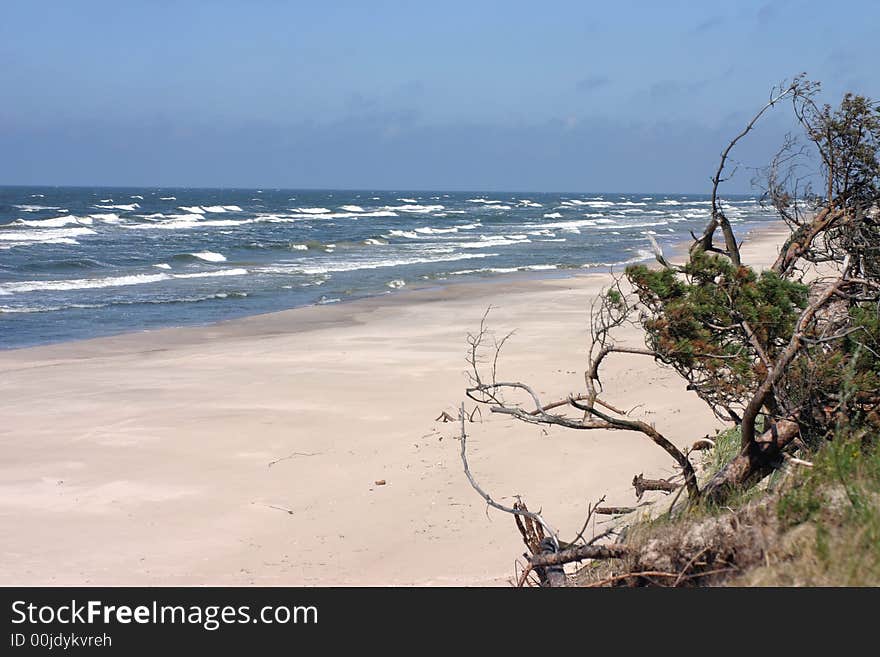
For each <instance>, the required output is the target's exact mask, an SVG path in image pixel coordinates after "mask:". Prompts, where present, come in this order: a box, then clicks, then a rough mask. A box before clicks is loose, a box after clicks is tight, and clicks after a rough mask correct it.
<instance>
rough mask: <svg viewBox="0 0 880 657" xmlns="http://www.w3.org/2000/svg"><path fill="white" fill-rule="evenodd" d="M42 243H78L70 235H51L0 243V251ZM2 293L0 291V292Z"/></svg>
mask: <svg viewBox="0 0 880 657" xmlns="http://www.w3.org/2000/svg"><path fill="white" fill-rule="evenodd" d="M37 244H39V245H43V244H73V245H76V244H79V242H77V241H76V240H75V239H72V238H70V237H52V238H49V239H44V240H40V241H39V242H7V243H0V251H8V250H9V249H14V248H16V247H21V246H34V245H37ZM0 294H2V292H0Z"/></svg>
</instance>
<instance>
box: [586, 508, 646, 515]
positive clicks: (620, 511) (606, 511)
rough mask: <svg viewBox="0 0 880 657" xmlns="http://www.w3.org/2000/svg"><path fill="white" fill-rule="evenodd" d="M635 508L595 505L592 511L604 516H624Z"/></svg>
mask: <svg viewBox="0 0 880 657" xmlns="http://www.w3.org/2000/svg"><path fill="white" fill-rule="evenodd" d="M635 510H636V507H634V506H597V507H596V508H595V509H593V513H598V514H599V515H604V516H624V515H626V514H627V513H632V512H633V511H635Z"/></svg>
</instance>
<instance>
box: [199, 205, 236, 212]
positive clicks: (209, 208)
mask: <svg viewBox="0 0 880 657" xmlns="http://www.w3.org/2000/svg"><path fill="white" fill-rule="evenodd" d="M202 210H204V211H205V212H212V213H217V212H243V210H242V209H241V208H240V207H239V206H237V205H203V206H202Z"/></svg>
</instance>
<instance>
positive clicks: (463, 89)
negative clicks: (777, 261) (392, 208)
mask: <svg viewBox="0 0 880 657" xmlns="http://www.w3.org/2000/svg"><path fill="white" fill-rule="evenodd" d="M830 6H832V5H829V3H828V0H823V1H822V2H813V1H808V0H804V1H798V0H771V1H770V2H767V1H766V0H760V1H756V2H752V1H750V0H743V1H737V2H729V1H727V2H715V1H714V0H709V1H702V2H636V1H627V0H615V1H614V2H607V1H603V2H592V1H588V0H571V1H554V0H542V1H541V2H535V1H534V0H531V1H529V2H520V1H519V0H504V1H499V2H496V1H489V0H486V1H481V0H468V1H465V2H461V1H458V0H443V1H442V2H437V1H431V2H427V1H425V2H417V1H411V2H403V1H398V2H393V1H385V0H370V1H364V0H360V1H344V0H339V1H334V0H325V1H322V2H317V1H315V2H297V1H295V0H289V1H284V0H210V1H208V0H204V1H198V0H189V1H188V0H126V1H125V2H120V1H119V0H77V1H75V2H72V1H70V0H3V2H2V19H0V185H83V186H177V187H258V188H263V187H266V188H273V187H279V188H290V189H304V188H334V189H385V190H480V191H570V192H591V191H592V192H669V193H672V192H679V193H700V192H707V191H709V186H710V183H709V178H710V176H711V174H712V172H713V169H714V167H715V166H716V165H717V161H718V156H719V153H720V152H721V150H722V149H723V148H724V146H725V144H726V143H727V141H729V139H730V138H731V137H732V136H733V135H735V134H736V133H737V132H738V131H739V130H740V129H741V127H742V126H743V125H744V124H745V123H746V122H747V121H748V118H749V117H750V116H751V114H753V113H754V112H755V111H756V110H757V109H758V108H759V107H760V106H761V105H762V104H763V103H764V102H765V101H766V100H767V98H768V96H769V93H770V90H771V88H772V87H773V86H774V85H775V84H778V83H780V82H781V81H783V80H785V79H790V78H791V77H792V76H794V75H797V74H799V73H801V72H806V73H807V74H808V76H809V77H810V78H811V79H814V80H820V81H821V82H822V83H823V98H824V99H826V100H828V101H829V102H835V101H839V98H840V96H841V94H842V93H843V92H844V91H848V90H849V91H854V92H856V93H863V94H866V95H868V96H872V97H880V67H878V66H877V62H878V61H880V45H878V44H880V41H878V38H877V26H878V25H880V3H878V2H876V1H875V0H862V1H859V0H855V1H851V2H836V3H834V4H833V12H832V13H833V14H834V16H835V17H836V18H835V17H832V18H834V19H833V20H831V19H830V15H829V7H830ZM847 14H848V15H850V16H851V17H852V18H847V19H846V20H842V19H840V17H841V16H845V15H847ZM794 129H795V126H794V123H793V122H792V119H791V111H790V107H789V106H784V107H780V108H778V109H776V110H774V111H773V113H772V114H771V115H770V116H769V117H768V118H767V120H766V121H764V122H763V123H762V124H761V125H760V126H759V129H758V130H756V132H755V133H754V134H753V135H751V136H750V138H749V139H748V140H747V142H746V143H745V144H744V145H743V146H742V148H738V149H737V150H736V151H735V152H734V156H735V157H736V158H737V160H738V161H739V162H740V165H741V166H740V168H739V169H738V171H737V175H736V176H735V177H734V179H732V180H731V181H730V182H729V183H727V190H728V191H730V192H748V191H750V189H751V180H752V178H753V174H754V170H755V168H756V167H759V166H760V165H762V164H765V163H766V162H767V160H768V159H769V158H770V156H771V155H772V153H773V152H774V150H775V148H776V146H777V145H778V144H779V143H780V142H781V140H782V138H783V136H784V134H785V133H786V132H787V131H789V130H794Z"/></svg>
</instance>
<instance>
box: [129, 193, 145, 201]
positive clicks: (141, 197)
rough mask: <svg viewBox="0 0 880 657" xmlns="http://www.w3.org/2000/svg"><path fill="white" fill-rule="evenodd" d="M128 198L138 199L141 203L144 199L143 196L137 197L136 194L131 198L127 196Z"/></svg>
mask: <svg viewBox="0 0 880 657" xmlns="http://www.w3.org/2000/svg"><path fill="white" fill-rule="evenodd" d="M129 198H136V199H140V200H141V201H143V200H144V197H143V196H140V195H138V194H133V195H132V196H129Z"/></svg>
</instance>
